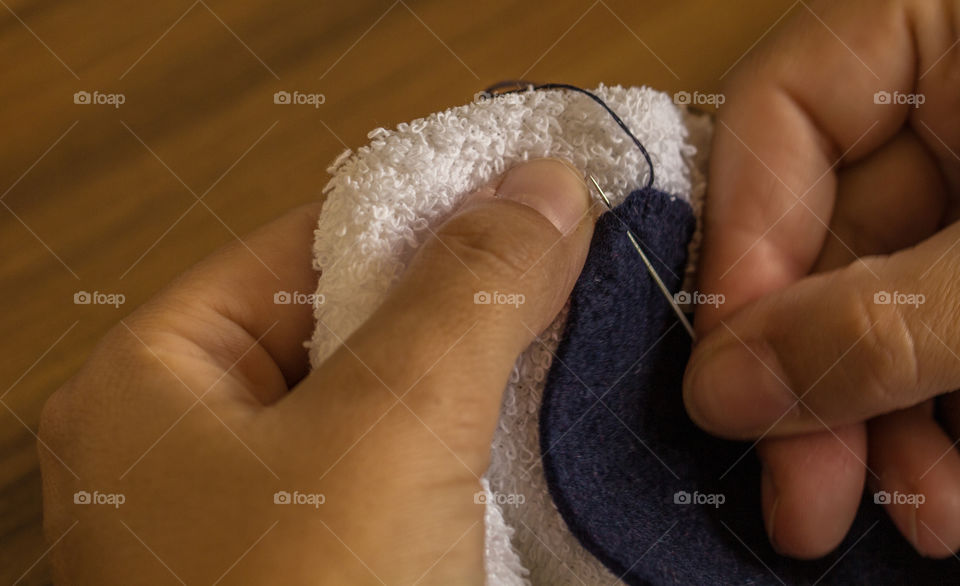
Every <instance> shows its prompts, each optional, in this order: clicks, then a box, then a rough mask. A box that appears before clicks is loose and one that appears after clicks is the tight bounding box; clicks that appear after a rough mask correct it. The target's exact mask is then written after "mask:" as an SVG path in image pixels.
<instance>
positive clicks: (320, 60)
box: [0, 0, 797, 584]
mask: <svg viewBox="0 0 960 586" xmlns="http://www.w3.org/2000/svg"><path fill="white" fill-rule="evenodd" d="M791 7H793V9H794V10H796V9H797V8H796V4H793V3H791V2H788V1H787V0H742V1H740V2H708V1H700V0H685V1H673V2H628V1H625V0H596V1H593V0H570V1H559V2H550V3H544V4H543V5H542V6H539V7H538V6H536V5H534V4H533V3H521V2H511V1H497V0H495V1H488V2H482V3H471V4H465V5H463V6H456V5H454V4H453V3H451V2H442V1H440V0H423V1H420V0H406V1H397V2H392V1H391V0H382V1H367V0H363V1H354V2H344V3H334V2H320V3H318V2H307V1H300V0H293V1H288V2H283V3H277V2H224V1H222V0H206V1H204V0H197V1H196V2H193V3H192V4H191V2H190V0H179V1H170V0H161V1H158V2H141V1H130V0H127V1H117V0H113V1H111V2H102V1H90V0H87V1H84V2H48V1H41V0H2V1H0V71H2V83H0V128H2V129H3V132H2V134H3V140H2V144H0V250H2V251H3V254H2V256H0V277H2V283H3V286H2V288H0V307H2V308H3V310H2V312H0V324H2V330H0V331H2V332H3V338H2V339H3V348H2V359H0V458H2V463H0V583H7V584H10V583H20V584H43V583H48V579H49V578H48V576H49V571H48V569H47V566H46V563H45V552H46V551H47V549H48V547H49V545H48V544H47V543H45V542H44V540H43V536H42V533H41V509H40V475H39V471H38V468H37V458H36V446H35V442H36V439H35V435H34V434H35V432H36V430H37V420H38V417H39V413H40V409H41V406H42V405H43V402H44V400H45V399H46V397H47V396H48V395H49V394H50V393H51V392H52V391H53V390H54V389H56V388H57V386H58V385H60V384H61V383H62V382H63V381H64V380H65V379H66V378H68V377H69V376H70V374H71V373H72V372H74V371H75V370H76V369H77V368H78V366H79V365H80V364H81V362H82V361H83V360H84V358H85V357H86V356H87V355H88V353H89V352H90V350H91V348H92V347H93V345H94V344H95V343H96V341H97V339H98V338H99V337H100V336H101V335H102V334H103V333H104V332H105V331H106V330H107V329H108V328H110V327H111V326H112V325H113V324H115V323H116V322H117V321H118V320H119V319H120V318H122V317H123V316H124V315H126V314H127V313H129V312H130V311H132V310H133V309H134V308H135V307H137V305H139V304H140V303H141V302H142V301H144V300H145V299H146V298H147V297H149V296H150V295H151V294H152V293H153V292H154V291H156V290H157V289H158V288H160V287H161V286H162V285H163V284H164V283H166V282H167V281H168V280H170V279H171V277H173V276H174V275H175V274H176V273H178V272H179V271H181V270H182V269H183V268H185V267H186V266H188V265H190V264H192V263H193V262H195V261H196V260H198V259H199V258H201V257H202V256H204V255H206V254H207V253H209V252H210V251H211V250H213V249H214V248H216V247H217V246H219V245H221V244H224V243H226V242H229V241H231V240H233V239H234V238H236V237H237V236H236V235H243V234H244V233H245V232H248V231H249V230H251V229H252V228H254V227H255V226H257V225H259V224H261V223H263V222H265V221H267V220H269V219H271V218H272V217H274V216H276V215H278V214H280V213H281V212H283V211H284V210H286V209H287V208H290V207H292V206H294V205H296V204H298V203H302V202H306V201H310V200H314V199H316V198H319V197H320V192H321V189H322V187H323V185H324V184H325V182H326V168H327V165H328V164H329V163H330V162H331V161H332V160H333V159H334V157H336V155H337V154H339V153H340V152H341V151H342V150H344V149H345V148H348V147H350V148H356V147H358V146H361V145H363V144H364V143H365V141H366V138H365V137H366V133H367V132H368V131H369V130H371V129H373V128H375V127H378V126H387V127H390V126H393V125H395V124H397V123H399V122H403V121H406V120H410V119H412V118H416V117H420V116H423V115H426V114H428V113H430V112H433V111H435V110H438V109H443V108H446V107H448V106H452V105H457V104H461V103H464V102H467V101H469V100H471V99H472V97H473V95H474V93H475V92H477V91H478V90H480V89H482V88H483V87H486V86H487V85H489V84H491V83H493V82H496V81H499V80H502V79H514V78H519V77H524V78H527V79H532V80H537V81H562V82H568V83H573V84H577V85H580V86H583V87H594V86H595V85H596V84H597V83H599V82H601V81H602V82H605V83H608V84H624V85H639V84H647V85H652V86H655V87H658V88H662V89H664V90H666V91H669V92H671V93H672V92H675V91H678V90H687V91H691V92H692V91H694V90H699V91H702V92H710V91H715V90H716V89H717V88H719V86H720V83H721V77H722V76H723V75H724V73H725V72H726V71H727V70H728V69H729V68H730V67H731V66H732V65H733V64H734V63H736V62H737V61H738V60H739V59H740V58H741V56H742V55H743V54H744V53H745V52H747V51H748V50H749V49H750V48H751V47H752V46H753V44H754V43H755V42H756V41H757V40H758V39H759V38H760V37H761V36H762V35H764V34H765V33H766V32H767V31H768V30H769V29H770V28H771V27H774V26H776V25H777V24H778V23H779V22H780V19H781V17H782V16H783V15H784V13H785V12H787V11H788V10H790V9H791ZM95 90H96V91H98V92H100V93H122V94H123V95H124V97H125V103H123V104H122V105H120V106H119V107H117V108H115V107H113V106H111V105H97V104H75V103H74V97H73V96H74V93H75V92H77V91H88V92H91V93H92V92H94V91H95ZM278 90H287V91H291V92H292V91H293V90H298V91H300V92H304V93H322V94H323V95H324V96H325V98H326V101H325V103H324V104H323V105H321V106H319V108H314V107H312V106H309V105H277V104H274V102H273V94H274V92H276V91H278ZM198 198H202V201H200V202H198ZM78 291H89V292H93V291H100V292H108V293H121V294H123V295H125V296H126V303H125V304H124V305H122V306H121V307H120V308H119V309H115V308H114V307H112V306H103V305H77V304H75V303H74V294H75V293H77V292H78Z"/></svg>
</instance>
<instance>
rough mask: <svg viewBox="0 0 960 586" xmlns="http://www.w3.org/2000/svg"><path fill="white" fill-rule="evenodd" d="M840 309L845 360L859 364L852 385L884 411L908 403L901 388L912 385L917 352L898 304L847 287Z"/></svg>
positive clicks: (848, 362)
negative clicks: (847, 358) (848, 290)
mask: <svg viewBox="0 0 960 586" xmlns="http://www.w3.org/2000/svg"><path fill="white" fill-rule="evenodd" d="M857 264H859V263H857ZM854 270H857V269H854ZM863 270H864V271H865V270H866V269H865V268H864V269H863ZM867 278H870V279H873V277H872V276H869V277H867ZM859 282H865V281H859ZM840 310H841V311H840V315H841V316H842V318H841V319H843V320H844V321H843V323H842V325H841V339H842V340H844V341H845V342H844V343H846V344H848V345H850V352H849V354H850V355H851V356H850V360H849V361H846V362H847V364H857V365H860V366H859V367H858V368H856V370H854V371H853V372H854V375H853V376H852V377H851V378H852V379H853V380H852V382H853V383H854V384H856V385H857V387H855V388H859V389H860V393H862V394H864V395H866V396H867V397H868V398H869V400H870V401H871V404H873V405H877V406H880V407H883V408H885V410H889V409H893V408H898V407H904V406H907V405H909V404H911V401H910V397H911V396H912V395H911V394H909V393H905V391H908V390H910V389H913V388H915V387H916V384H917V379H918V368H917V355H916V348H915V345H914V335H913V332H912V330H911V328H910V325H909V321H908V320H907V319H906V316H904V314H903V310H902V307H901V306H900V305H897V304H885V303H877V302H876V301H875V299H874V297H873V293H872V292H870V291H866V292H864V291H862V290H861V291H858V290H857V289H855V288H850V292H849V293H847V294H845V295H844V301H843V303H841V307H840ZM844 350H845V349H843V348H841V351H844Z"/></svg>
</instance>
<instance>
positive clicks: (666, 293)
mask: <svg viewBox="0 0 960 586" xmlns="http://www.w3.org/2000/svg"><path fill="white" fill-rule="evenodd" d="M590 181H592V182H593V185H594V186H595V187H596V188H597V192H598V193H599V194H600V198H601V199H603V203H605V204H606V205H607V207H608V208H609V209H610V211H611V212H613V204H612V203H610V198H608V197H607V194H606V193H604V192H603V188H602V187H600V183H599V182H598V181H597V178H596V177H594V176H593V175H591V176H590ZM624 225H625V226H626V224H624ZM626 228H627V237H628V238H629V239H630V242H631V243H632V244H633V247H634V248H636V249H637V252H638V253H640V258H641V259H643V264H644V265H646V267H647V272H648V273H650V276H651V277H653V280H654V282H655V283H656V284H657V287H659V288H660V291H661V292H662V293H663V296H664V297H666V299H667V301H668V302H669V303H670V307H672V308H673V312H674V313H676V314H677V317H678V318H679V319H680V323H682V324H683V327H684V328H686V330H687V333H688V334H690V339H692V340H696V339H697V335H696V334H695V333H694V331H693V326H692V325H690V321H689V320H687V316H686V315H684V314H683V310H682V309H680V305H679V304H678V303H677V300H676V299H674V298H673V295H672V294H671V293H670V290H669V289H667V286H666V285H665V284H664V282H663V279H661V278H660V275H659V274H658V273H657V271H656V269H654V268H653V265H652V264H651V263H650V259H649V258H647V255H646V253H644V252H643V248H641V247H640V243H639V242H638V241H637V237H636V235H634V233H633V230H631V229H630V227H629V226H626Z"/></svg>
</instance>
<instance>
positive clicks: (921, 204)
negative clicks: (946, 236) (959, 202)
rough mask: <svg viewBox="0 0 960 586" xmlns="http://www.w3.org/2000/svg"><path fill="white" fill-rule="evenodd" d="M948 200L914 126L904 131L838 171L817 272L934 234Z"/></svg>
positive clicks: (936, 168) (889, 252) (939, 175)
mask: <svg viewBox="0 0 960 586" xmlns="http://www.w3.org/2000/svg"><path fill="white" fill-rule="evenodd" d="M906 194H910V195H909V197H906V196H905V195H906ZM946 201H947V190H946V186H945V185H944V183H943V180H942V178H941V174H940V171H939V168H938V166H937V162H936V160H935V159H933V158H932V157H931V156H930V154H929V150H928V149H927V148H926V147H925V146H924V145H923V143H922V141H921V140H920V139H919V138H918V137H917V136H916V134H915V133H914V132H913V131H912V130H909V129H905V130H903V131H901V132H900V134H898V135H897V136H896V137H895V138H894V139H893V140H891V141H890V142H888V143H887V144H885V145H883V146H882V147H881V148H879V149H877V150H876V151H875V152H874V153H872V154H870V155H869V156H867V157H866V158H864V159H863V160H861V161H859V162H857V163H856V164H854V165H852V166H850V167H848V168H846V169H843V170H842V171H841V172H840V173H839V183H838V185H837V204H836V209H835V210H834V214H833V217H832V218H831V219H830V229H829V232H828V234H827V237H826V241H825V242H824V245H823V249H822V250H821V251H820V256H819V258H818V259H817V261H816V263H815V265H814V272H822V271H827V270H832V269H835V268H839V267H842V266H844V265H847V264H849V263H851V262H854V261H855V260H857V259H858V258H860V257H861V256H866V255H874V254H891V253H893V252H896V251H898V250H902V249H904V248H906V247H908V246H913V245H914V244H916V243H918V242H920V241H922V240H924V239H925V238H928V237H930V236H931V235H932V234H934V233H935V232H936V231H937V230H938V229H939V228H940V226H941V221H942V219H943V216H944V212H945V210H946Z"/></svg>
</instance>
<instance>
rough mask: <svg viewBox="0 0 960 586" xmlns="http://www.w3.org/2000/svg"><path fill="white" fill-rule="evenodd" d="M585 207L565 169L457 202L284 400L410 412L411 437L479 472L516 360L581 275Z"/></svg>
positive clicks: (514, 176) (518, 177)
mask: <svg viewBox="0 0 960 586" xmlns="http://www.w3.org/2000/svg"><path fill="white" fill-rule="evenodd" d="M592 209H593V205H591V200H590V197H589V195H588V192H587V188H586V184H585V182H584V180H583V177H582V175H581V174H580V173H579V172H578V171H575V170H574V169H573V167H572V166H570V165H568V164H567V163H564V162H562V161H559V160H555V159H539V160H534V161H532V162H528V163H524V164H521V165H519V166H517V167H514V168H513V169H511V170H510V171H509V172H508V173H507V174H506V175H505V176H504V177H503V178H502V179H501V180H500V181H499V182H495V183H492V184H489V185H487V186H486V187H484V188H482V189H480V190H479V191H477V192H476V193H474V194H472V195H471V196H469V197H468V198H467V200H466V202H465V204H464V205H463V207H462V208H461V209H460V210H458V211H457V212H456V213H455V215H454V216H453V217H451V218H450V219H449V220H447V221H446V222H445V223H444V224H443V225H442V226H441V227H440V228H439V229H438V230H437V231H436V232H434V233H433V234H432V237H431V238H430V239H429V240H427V241H426V242H425V243H424V244H423V245H422V246H421V247H420V249H419V250H418V252H417V254H416V255H415V256H414V258H413V260H412V261H411V263H410V265H409V266H408V268H407V270H406V272H405V273H404V274H403V276H402V277H401V279H400V281H399V282H398V283H397V284H396V285H395V286H394V288H393V289H392V291H391V292H390V294H389V295H388V297H387V299H386V300H385V301H384V303H383V304H382V305H381V306H380V307H379V308H378V309H377V311H376V312H375V313H374V314H373V315H372V316H371V317H370V319H369V320H368V321H367V322H366V323H365V324H364V325H363V326H361V327H360V328H359V329H358V330H357V331H356V332H355V333H354V334H353V335H352V336H351V337H350V338H349V339H347V340H346V341H345V342H344V344H343V346H342V347H341V348H340V349H339V350H338V351H337V352H336V353H334V355H333V356H331V358H330V359H329V360H328V361H327V362H326V363H325V364H324V365H323V366H321V368H319V369H318V370H317V371H316V372H315V373H313V374H312V375H311V376H310V377H308V379H307V380H306V381H305V382H304V386H305V387H307V388H305V389H303V392H294V393H292V394H291V395H290V396H289V397H288V398H287V400H289V401H291V402H297V401H320V402H322V403H323V404H324V405H329V401H328V398H329V397H330V395H331V394H334V395H336V394H339V393H346V394H348V395H351V396H353V397H357V396H358V395H359V396H360V397H364V398H366V400H362V401H346V400H345V402H344V403H341V404H344V405H347V408H355V409H369V410H371V412H376V413H378V414H379V413H380V412H382V411H383V404H384V403H386V404H388V405H395V404H396V403H397V402H398V401H399V402H401V403H402V405H403V406H404V407H405V408H406V410H409V411H410V413H412V414H413V416H414V418H412V422H411V419H410V418H408V419H407V420H406V421H407V422H408V424H409V425H412V426H413V427H415V428H420V429H419V431H421V432H422V431H423V429H422V427H423V426H425V427H426V428H427V429H428V430H429V432H430V433H429V434H423V433H421V434H419V436H420V437H423V438H424V440H425V441H426V442H427V443H430V444H434V445H432V446H431V447H433V448H436V447H439V446H438V445H436V444H437V442H436V439H435V438H434V437H431V436H436V438H437V439H440V440H441V442H442V443H443V444H446V446H449V449H451V450H452V451H453V452H455V455H456V456H457V458H458V459H460V460H461V462H463V463H465V464H466V465H467V466H468V467H469V468H470V469H471V470H472V471H473V472H475V473H476V474H477V475H480V474H482V473H483V472H484V471H485V470H486V467H487V465H488V461H489V450H490V441H491V439H492V434H493V430H494V427H495V425H496V421H497V417H498V414H499V408H500V400H501V396H500V395H501V392H502V390H503V388H504V386H505V385H506V382H507V379H508V377H509V375H510V372H511V370H512V368H513V365H514V362H515V361H516V359H517V356H518V355H519V354H520V353H521V352H522V351H523V350H524V349H525V348H526V347H527V346H528V345H529V344H530V343H531V342H532V341H533V340H534V338H535V337H536V336H537V335H538V334H539V333H541V332H542V331H543V330H544V329H545V328H546V327H547V326H548V325H549V324H550V323H551V322H552V321H553V319H554V318H555V317H556V315H557V313H559V311H560V310H561V309H562V307H563V305H564V303H565V301H566V299H567V298H568V297H569V295H570V291H571V290H572V288H573V285H574V282H575V281H576V279H577V276H578V275H579V274H580V271H581V269H582V268H583V263H584V260H585V258H586V254H587V249H588V247H589V243H590V238H591V235H592V233H593V222H594V217H593V214H592ZM323 410H324V409H322V408H321V407H316V406H315V408H309V407H307V408H305V409H300V408H299V407H296V406H295V407H293V411H303V412H306V413H313V414H316V413H318V412H320V411H323ZM400 410H401V411H402V412H405V409H403V408H401V409H400ZM354 415H356V414H354ZM314 424H315V422H314ZM420 424H422V426H421V425H420ZM406 431H409V430H406ZM410 435H411V434H409V433H406V434H405V436H406V437H410ZM425 449H426V448H425ZM421 455H423V453H422V452H421ZM446 456H447V457H449V454H446Z"/></svg>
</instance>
